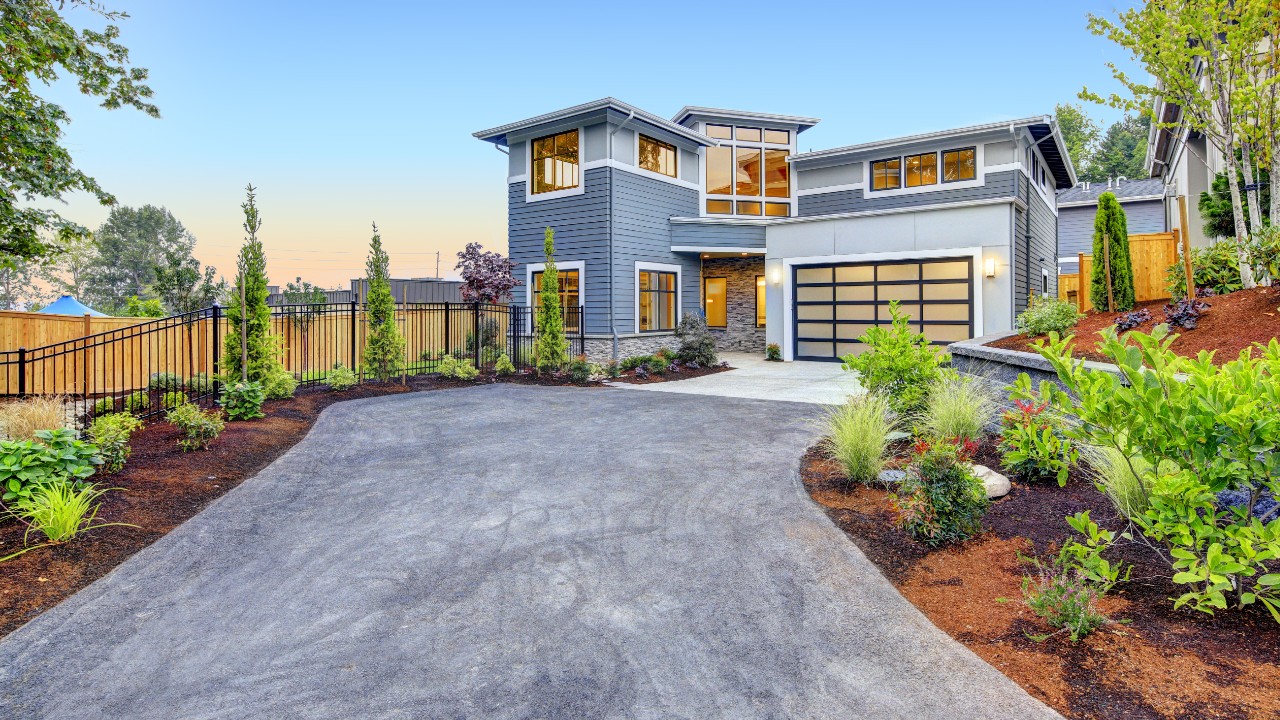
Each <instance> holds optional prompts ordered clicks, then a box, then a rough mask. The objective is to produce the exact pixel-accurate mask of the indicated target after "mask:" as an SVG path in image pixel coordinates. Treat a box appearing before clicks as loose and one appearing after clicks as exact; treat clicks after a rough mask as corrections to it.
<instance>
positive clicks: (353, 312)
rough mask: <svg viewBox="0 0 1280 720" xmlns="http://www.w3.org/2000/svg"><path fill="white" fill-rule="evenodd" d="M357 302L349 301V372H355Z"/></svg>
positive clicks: (354, 300)
mask: <svg viewBox="0 0 1280 720" xmlns="http://www.w3.org/2000/svg"><path fill="white" fill-rule="evenodd" d="M358 302H359V301H358V300H356V299H354V298H353V299H352V300H351V367H350V370H351V372H355V371H356V305H357V303H358Z"/></svg>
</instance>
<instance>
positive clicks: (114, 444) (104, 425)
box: [85, 413, 142, 473]
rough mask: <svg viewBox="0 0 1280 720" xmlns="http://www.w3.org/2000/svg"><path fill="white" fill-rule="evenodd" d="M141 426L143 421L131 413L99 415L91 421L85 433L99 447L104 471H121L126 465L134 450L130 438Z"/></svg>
mask: <svg viewBox="0 0 1280 720" xmlns="http://www.w3.org/2000/svg"><path fill="white" fill-rule="evenodd" d="M141 428H142V421H141V420H139V419H138V418H136V417H134V416H133V415H130V414H129V413H108V414H106V415H99V416H97V417H95V418H94V419H93V422H92V423H89V428H88V430H86V432H85V434H86V435H88V437H89V440H90V441H92V443H93V444H94V445H95V446H97V448H98V456H99V457H101V458H102V471H103V472H106V473H113V472H119V471H120V469H121V468H123V467H124V463H125V461H126V460H128V459H129V453H130V452H132V449H131V448H130V447H129V438H130V437H132V436H133V434H134V433H135V432H137V431H138V430H139V429H141Z"/></svg>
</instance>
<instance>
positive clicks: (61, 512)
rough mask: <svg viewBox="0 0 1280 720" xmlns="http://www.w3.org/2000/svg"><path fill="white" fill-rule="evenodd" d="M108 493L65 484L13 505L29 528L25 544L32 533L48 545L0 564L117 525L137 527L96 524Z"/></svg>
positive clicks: (42, 489)
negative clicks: (102, 501)
mask: <svg viewBox="0 0 1280 720" xmlns="http://www.w3.org/2000/svg"><path fill="white" fill-rule="evenodd" d="M113 489H114V488H113ZM106 493H107V490H106V489H98V488H96V487H94V486H93V485H76V484H73V483H64V482H60V483H54V484H51V485H47V486H42V487H39V488H37V489H36V490H35V491H34V492H32V493H31V496H30V497H28V498H26V499H24V500H22V501H21V502H17V503H14V504H13V505H12V506H11V507H10V510H9V512H10V514H11V515H13V516H14V517H16V518H18V519H19V520H20V521H22V522H23V523H25V524H26V526H27V531H26V532H25V533H24V534H23V537H22V541H23V543H24V544H26V543H27V542H28V541H29V539H30V536H31V534H32V533H39V534H40V535H43V536H44V537H45V541H44V542H42V543H40V544H38V545H32V546H28V547H24V548H23V549H21V550H19V551H17V552H15V553H11V554H9V555H6V556H5V557H2V558H0V562H4V561H6V560H11V559H13V558H15V557H18V556H19V555H21V554H23V553H25V552H28V551H30V550H34V549H36V548H38V547H45V546H48V545H60V544H62V543H65V542H68V541H70V540H74V539H75V538H77V537H79V536H80V535H83V534H84V533H87V532H89V531H90V530H97V529H98V528H104V527H111V526H114V525H121V526H125V527H137V526H136V525H130V524H128V523H115V522H113V523H97V524H95V523H94V521H95V520H96V519H97V517H98V511H99V510H100V509H101V508H102V503H100V502H98V500H99V499H100V498H101V497H102V496H103V495H105V494H106Z"/></svg>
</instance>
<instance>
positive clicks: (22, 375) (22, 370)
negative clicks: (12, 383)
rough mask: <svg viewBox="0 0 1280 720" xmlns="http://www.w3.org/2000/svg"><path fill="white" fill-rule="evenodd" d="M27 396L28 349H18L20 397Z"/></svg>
mask: <svg viewBox="0 0 1280 720" xmlns="http://www.w3.org/2000/svg"><path fill="white" fill-rule="evenodd" d="M26 395H27V349H26V348H24V347H20V348H18V397H26Z"/></svg>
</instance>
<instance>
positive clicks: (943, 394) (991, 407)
mask: <svg viewBox="0 0 1280 720" xmlns="http://www.w3.org/2000/svg"><path fill="white" fill-rule="evenodd" d="M996 409H997V406H996V400H995V398H994V397H993V396H992V392H991V390H990V389H989V388H988V386H987V385H985V384H984V383H983V381H981V380H977V379H974V378H969V377H960V376H958V375H946V376H944V377H942V378H941V379H940V380H938V381H937V382H936V383H935V384H934V387H933V388H932V389H931V390H930V391H929V394H928V396H927V397H926V398H925V404H924V411H923V414H922V415H921V416H920V426H921V428H922V429H923V430H924V433H923V434H925V435H928V436H931V437H939V438H959V439H961V440H972V441H975V442H976V441H978V440H980V439H981V438H982V436H983V435H985V434H986V428H987V424H988V423H990V422H991V421H992V420H993V419H994V418H995V416H996Z"/></svg>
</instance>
